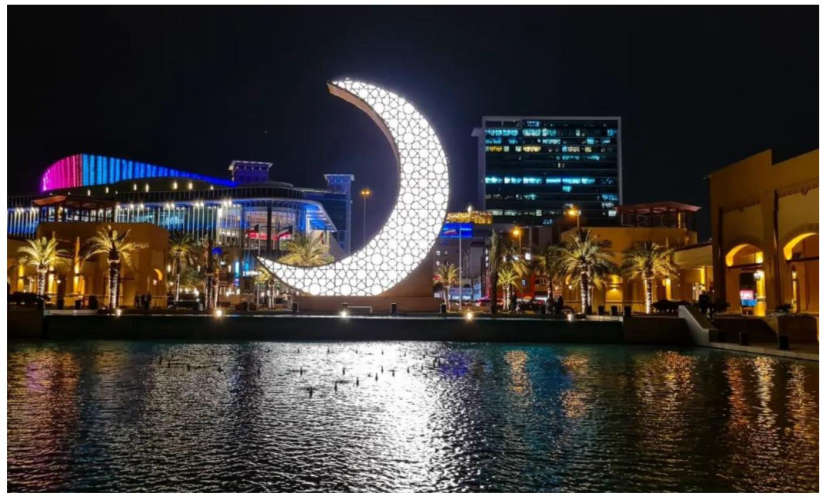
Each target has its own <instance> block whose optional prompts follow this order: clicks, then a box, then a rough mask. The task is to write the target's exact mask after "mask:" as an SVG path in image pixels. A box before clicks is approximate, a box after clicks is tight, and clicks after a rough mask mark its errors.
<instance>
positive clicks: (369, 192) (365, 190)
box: [361, 187, 372, 245]
mask: <svg viewBox="0 0 825 500" xmlns="http://www.w3.org/2000/svg"><path fill="white" fill-rule="evenodd" d="M371 196H372V190H371V189H370V188H369V187H365V188H363V189H362V190H361V198H363V200H364V225H363V226H361V227H362V229H361V231H363V234H362V236H361V244H362V245H363V244H366V242H367V199H368V198H370V197H371Z"/></svg>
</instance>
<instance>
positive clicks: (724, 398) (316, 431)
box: [8, 342, 819, 491]
mask: <svg viewBox="0 0 825 500" xmlns="http://www.w3.org/2000/svg"><path fill="white" fill-rule="evenodd" d="M8 394H9V396H8V487H9V490H11V491H84V490H98V491H100V490H103V491H816V489H817V484H818V474H819V469H818V459H819V456H818V422H819V417H818V415H819V409H818V403H817V402H818V365H817V364H816V363H806V362H796V361H790V360H779V359H774V358H767V357H753V356H745V355H736V354H731V353H725V352H721V351H715V350H699V349H696V350H694V349H684V350H667V349H655V348H643V347H624V346H575V345H541V346H540V345H517V344H462V343H452V344H448V343H422V342H418V343H416V342H397V343H392V342H374V343H337V344H336V343H240V344H173V343H148V342H144V343H139V342H76V343H61V344H40V345H31V344H17V345H11V346H10V351H9V358H8Z"/></svg>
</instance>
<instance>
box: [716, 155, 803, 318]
mask: <svg viewBox="0 0 825 500" xmlns="http://www.w3.org/2000/svg"><path fill="white" fill-rule="evenodd" d="M709 184H710V217H711V229H712V233H711V234H712V242H713V243H712V250H711V251H712V262H713V273H714V282H715V295H716V296H717V298H720V299H724V300H725V301H727V302H728V303H729V304H730V305H731V311H733V312H742V313H745V314H754V315H757V316H764V315H765V314H766V313H768V312H771V311H774V310H776V309H777V308H780V307H781V306H783V305H787V306H789V307H790V309H791V311H793V312H798V313H810V314H814V315H816V316H817V317H818V315H819V150H814V151H811V152H808V153H805V154H803V155H800V156H797V157H794V158H791V159H789V160H786V161H783V162H780V163H774V162H773V155H772V152H771V151H770V150H767V151H763V152H761V153H758V154H755V155H753V156H750V157H748V158H745V159H744V160H741V161H739V162H736V163H734V164H732V165H729V166H727V167H725V168H723V169H720V170H717V171H715V172H713V173H712V174H710V176H709Z"/></svg>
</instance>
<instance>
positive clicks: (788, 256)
mask: <svg viewBox="0 0 825 500" xmlns="http://www.w3.org/2000/svg"><path fill="white" fill-rule="evenodd" d="M782 255H783V257H784V258H785V263H784V266H785V275H786V276H787V277H788V279H787V280H786V284H787V287H786V291H785V293H784V298H785V301H786V303H787V304H790V306H791V311H793V312H805V313H816V314H818V313H819V234H817V233H815V232H803V233H800V234H798V235H796V236H794V237H792V238H790V239H789V240H788V241H787V242H786V243H785V244H784V245H783V246H782Z"/></svg>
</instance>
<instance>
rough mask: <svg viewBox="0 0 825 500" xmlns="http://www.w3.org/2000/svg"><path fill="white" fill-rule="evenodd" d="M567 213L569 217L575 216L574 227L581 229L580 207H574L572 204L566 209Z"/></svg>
mask: <svg viewBox="0 0 825 500" xmlns="http://www.w3.org/2000/svg"><path fill="white" fill-rule="evenodd" d="M567 215H569V216H570V217H575V218H576V229H578V230H579V231H581V229H582V225H581V215H582V211H581V209H580V208H576V207H575V206H572V207H570V208H569V209H568V210H567Z"/></svg>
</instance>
